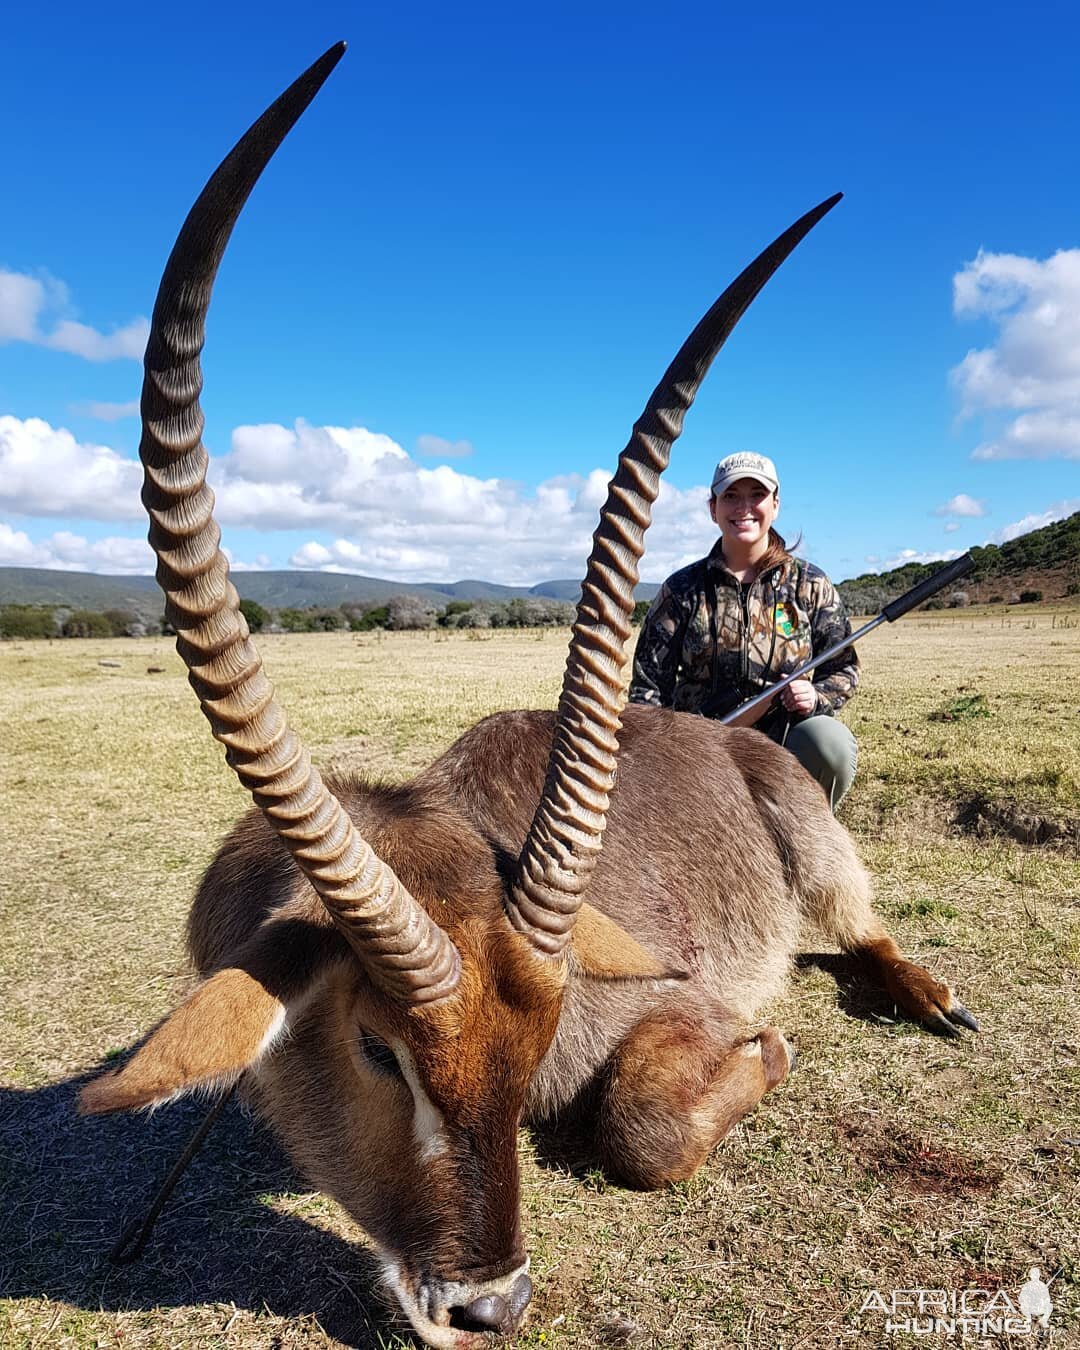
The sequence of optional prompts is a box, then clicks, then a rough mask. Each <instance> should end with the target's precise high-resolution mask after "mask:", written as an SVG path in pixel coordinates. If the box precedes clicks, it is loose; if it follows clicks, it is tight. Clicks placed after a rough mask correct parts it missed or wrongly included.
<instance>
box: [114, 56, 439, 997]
mask: <svg viewBox="0 0 1080 1350" xmlns="http://www.w3.org/2000/svg"><path fill="white" fill-rule="evenodd" d="M344 51H345V44H344V43H343V42H342V43H339V44H338V45H337V46H335V47H331V48H330V50H329V51H328V52H327V53H326V54H325V55H324V56H322V57H320V58H319V60H318V61H316V62H315V64H314V65H313V66H311V68H310V69H309V70H307V71H305V73H304V74H303V75H301V76H300V78H299V79H298V80H297V81H296V82H295V84H293V85H291V86H290V87H289V88H288V89H287V90H286V91H285V93H284V94H282V96H281V97H280V98H279V99H278V100H277V102H276V103H274V104H273V106H272V107H270V108H269V109H268V110H267V111H266V112H265V113H264V114H263V115H262V117H260V118H259V120H258V121H257V122H256V123H255V124H254V126H252V127H251V129H250V130H249V131H248V132H247V134H246V135H245V136H243V137H242V138H241V140H240V141H239V142H238V143H237V145H236V146H235V148H234V149H233V150H232V152H231V153H230V154H229V155H228V156H227V158H226V159H225V160H224V161H223V162H222V164H221V166H220V167H219V168H218V170H217V172H216V173H215V174H214V175H213V177H212V178H211V179H210V181H209V182H208V183H207V185H206V187H205V188H204V189H203V191H202V194H201V195H200V197H199V199H198V201H197V202H196V203H195V205H194V206H193V207H192V209H191V212H190V214H189V215H188V218H187V220H186V221H185V222H184V226H183V229H182V230H181V231H180V234H179V237H178V238H177V241H176V244H175V245H174V247H173V251H172V253H171V255H170V256H169V261H168V263H167V264H166V267H165V273H164V276H163V277H162V280H161V287H160V289H159V291H158V297H157V302H156V304H155V305H154V317H153V321H152V324H151V329H150V339H149V342H148V343H147V347H146V358H145V377H144V380H143V391H142V420H143V434H142V440H141V442H140V445H139V455H140V457H141V459H142V462H143V467H144V470H145V477H144V483H143V492H142V499H143V504H144V506H145V507H146V509H147V511H148V512H149V513H150V543H151V545H152V546H153V549H154V552H155V553H156V554H157V558H158V566H157V579H158V582H159V583H160V585H161V588H162V590H163V591H164V592H165V598H166V601H165V615H166V618H167V619H168V621H169V623H170V624H172V626H173V628H174V629H175V630H176V634H177V638H176V646H177V650H178V651H179V653H180V655H181V657H182V658H183V660H184V662H185V664H186V665H187V667H188V672H189V674H188V679H189V680H190V682H191V685H192V687H193V688H194V689H195V692H196V693H197V694H198V696H199V702H200V705H201V706H202V710H203V712H204V713H205V714H206V717H207V719H208V720H209V722H210V726H211V728H212V730H213V733H214V735H215V737H216V738H217V739H218V740H219V741H221V742H222V744H224V745H225V746H226V756H225V757H226V759H227V761H228V762H229V764H230V765H232V767H233V769H235V771H236V773H237V775H238V776H239V778H240V781H241V782H242V783H243V784H244V786H245V787H246V788H248V789H249V790H250V792H251V794H252V797H253V798H254V800H255V802H256V804H257V805H258V806H259V807H260V808H261V809H262V811H263V812H264V813H265V815H266V818H267V820H268V821H269V822H270V824H271V825H272V826H273V827H274V829H275V830H276V831H277V833H278V834H279V835H280V837H281V839H282V840H283V841H284V843H285V845H286V847H287V848H288V849H289V851H290V852H291V853H292V855H293V857H294V858H295V859H296V861H297V863H298V864H299V866H300V867H301V869H302V870H303V872H304V875H305V876H306V877H307V878H308V880H309V881H310V882H311V884H312V886H314V888H315V890H316V891H317V892H318V894H319V896H320V897H321V898H322V901H323V904H324V905H325V906H326V908H327V910H328V911H329V913H330V915H331V917H332V918H333V920H334V922H335V924H337V926H338V927H339V928H340V929H341V931H342V932H343V933H344V934H345V936H346V937H347V938H348V940H349V942H350V944H351V945H352V947H353V949H354V951H355V952H356V953H357V955H358V956H359V957H360V959H361V960H362V961H363V963H364V966H365V968H366V970H367V972H368V974H369V975H370V977H371V979H372V980H373V981H374V982H375V983H376V984H377V985H379V987H380V988H381V989H383V990H384V991H385V992H387V993H388V994H390V995H392V996H393V997H395V998H398V999H403V1000H406V1001H408V1002H414V1003H420V1002H432V1001H434V1000H436V999H439V998H445V997H447V996H448V995H449V994H451V993H453V991H454V989H455V988H456V987H457V983H458V979H459V976H460V959H459V956H458V953H457V950H456V949H455V947H454V945H453V943H452V942H451V941H450V939H449V937H448V936H447V935H446V933H444V932H443V930H442V929H441V928H440V927H439V926H438V925H437V924H436V923H434V922H433V921H432V919H431V918H430V917H429V916H428V914H427V913H426V911H425V910H424V909H423V908H422V907H421V906H420V905H419V904H417V902H416V901H415V900H414V899H413V897H412V896H411V895H409V893H408V891H406V890H405V888H404V887H403V886H402V884H401V882H400V881H399V880H398V878H397V877H396V876H395V875H394V873H393V871H392V870H391V869H390V868H389V867H387V866H386V864H385V863H383V862H382V861H380V859H379V858H377V857H376V856H375V854H374V852H373V851H372V849H371V848H370V847H369V846H368V844H367V843H365V841H364V840H363V839H362V838H361V837H360V835H359V834H358V833H357V831H356V829H355V828H354V826H353V824H352V822H351V820H350V819H349V817H348V816H347V815H346V814H345V812H344V810H343V809H342V807H341V804H340V803H339V802H338V800H337V799H336V798H335V797H334V796H333V794H332V793H331V792H329V790H328V789H327V788H326V786H325V784H324V783H323V781H322V779H321V778H320V776H319V773H318V771H317V770H316V769H315V768H313V767H312V764H311V761H310V759H309V758H308V754H307V751H306V750H305V749H304V747H303V746H302V745H301V744H300V741H299V740H298V738H297V737H296V735H295V733H294V732H293V731H292V730H291V729H290V727H289V726H288V723H287V722H286V720H285V715H284V713H283V712H282V710H281V708H280V706H279V705H278V703H277V701H276V700H275V698H274V690H273V686H272V685H271V684H270V681H269V680H268V679H267V678H266V676H265V674H264V673H263V668H262V661H261V659H260V657H259V654H258V652H257V651H256V650H255V648H254V646H253V644H252V643H251V640H250V635H249V632H248V626H247V623H246V622H245V620H244V616H243V615H242V614H241V613H240V607H239V606H240V601H239V597H238V595H237V593H236V590H235V589H234V587H233V585H232V583H231V582H230V581H229V565H228V562H227V561H226V559H225V556H224V554H223V553H222V552H221V549H220V547H219V544H220V540H221V532H220V530H219V529H218V527H217V525H216V523H215V521H214V518H213V514H212V513H213V506H214V495H213V493H212V492H211V490H210V489H209V487H207V485H206V469H207V464H208V462H209V460H208V456H207V453H206V450H205V449H204V448H203V444H202V431H203V414H202V409H201V408H200V406H199V395H200V393H201V392H202V369H201V367H200V364H199V355H200V353H201V352H202V348H203V342H204V340H205V333H206V314H207V310H208V309H209V306H210V293H211V290H212V288H213V284H214V278H215V276H216V274H217V270H218V265H219V264H220V262H221V259H222V256H223V254H224V252H225V246H226V245H227V243H228V242H229V236H230V234H231V233H232V229H233V226H234V225H235V223H236V220H237V217H238V216H239V214H240V211H241V209H242V207H243V205H244V202H245V201H246V200H247V197H248V194H249V193H250V192H251V189H252V188H253V187H254V186H255V183H256V181H257V179H258V177H259V175H260V174H261V173H262V171H263V169H264V168H265V167H266V164H267V163H268V162H269V160H270V158H271V156H272V155H273V154H274V151H275V150H276V149H277V148H278V146H279V145H280V144H281V142H282V141H283V140H284V139H285V137H286V135H287V134H288V132H289V131H290V129H291V128H292V126H293V125H294V123H295V122H296V121H297V119H298V118H299V117H300V115H301V114H302V113H303V111H304V109H305V108H306V107H307V106H308V104H309V103H310V102H311V100H312V99H313V98H314V97H315V95H316V94H317V93H318V91H319V88H320V87H321V85H322V84H323V81H324V80H325V79H326V77H327V76H328V75H329V74H330V72H331V71H332V70H333V68H334V66H336V65H337V63H338V61H339V60H340V59H341V56H342V54H343V52H344Z"/></svg>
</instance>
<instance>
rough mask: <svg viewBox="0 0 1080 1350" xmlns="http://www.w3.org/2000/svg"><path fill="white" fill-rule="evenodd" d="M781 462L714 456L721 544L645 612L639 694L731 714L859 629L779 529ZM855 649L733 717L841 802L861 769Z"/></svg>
mask: <svg viewBox="0 0 1080 1350" xmlns="http://www.w3.org/2000/svg"><path fill="white" fill-rule="evenodd" d="M779 511H780V480H779V477H778V476H777V472H776V466H775V465H774V464H773V462H772V460H771V459H767V458H766V457H765V456H764V455H756V454H750V453H747V452H742V453H739V454H735V455H728V456H727V458H726V459H722V460H721V461H720V463H719V464H717V466H716V472H715V473H714V474H713V482H712V492H711V493H710V495H709V515H710V516H711V517H712V520H713V523H714V524H715V525H716V526H717V528H718V529H719V530H720V538H719V539H718V540H717V542H716V544H715V545H714V547H713V549H712V551H711V552H710V553H709V555H708V556H707V557H705V558H702V559H700V560H699V561H698V562H694V563H691V564H690V566H689V567H684V568H682V569H681V571H678V572H676V573H675V574H674V575H673V576H670V577H668V579H667V580H666V581H665V582H664V584H663V586H662V587H661V588H660V590H659V592H658V593H657V596H656V599H655V600H654V601H653V604H652V607H651V608H650V610H649V613H648V616H647V618H646V619H645V624H644V627H643V628H642V632H641V639H640V641H639V642H638V647H637V656H636V659H635V661H634V678H633V683H632V685H631V687H630V700H631V702H634V703H645V704H652V705H654V706H656V707H664V708H676V709H679V710H681V711H684V712H694V713H698V714H700V715H701V716H703V717H714V718H718V717H724V716H726V715H727V714H728V713H730V712H732V711H733V710H734V709H735V708H737V707H738V706H739V705H740V704H741V703H743V702H745V701H746V700H747V699H750V698H753V697H754V696H755V695H756V694H759V693H761V691H762V690H763V689H764V688H765V687H766V686H767V685H769V684H771V683H773V682H774V681H776V680H778V679H779V678H780V677H781V676H783V675H786V674H787V673H788V672H789V671H793V670H797V669H798V668H799V667H800V666H803V665H805V664H806V663H807V662H808V661H810V660H812V659H813V657H814V655H815V653H817V652H824V651H826V650H827V649H828V648H829V647H834V646H835V645H836V644H837V643H838V642H840V641H842V640H843V639H844V638H845V637H848V636H849V635H850V633H851V624H850V623H849V622H848V617H847V614H846V613H845V610H844V605H843V601H842V600H841V599H840V597H839V595H838V594H837V592H836V589H835V587H834V586H833V584H832V582H831V581H830V580H829V578H828V577H827V576H826V575H825V573H824V572H822V571H821V570H820V569H819V568H817V567H815V566H814V565H813V564H812V563H808V562H805V561H804V560H803V559H801V558H795V557H793V556H792V554H791V553H789V551H788V548H787V544H786V543H785V541H784V539H783V536H782V535H780V534H778V533H777V531H776V530H775V529H774V528H773V522H774V521H775V520H776V517H777V515H778V514H779ZM858 681H859V661H858V657H857V656H856V655H855V649H854V648H853V647H848V648H845V649H844V650H843V651H842V652H841V653H840V654H839V655H838V656H835V657H833V658H832V659H831V660H829V661H827V662H824V663H823V664H822V665H821V666H820V668H819V669H818V670H816V671H815V672H814V678H813V680H812V681H810V680H793V681H792V682H791V684H789V685H788V686H787V687H786V688H785V689H783V690H782V691H781V692H780V693H779V694H778V695H777V697H776V698H775V699H774V700H773V701H772V702H766V703H763V704H761V705H760V706H759V707H758V708H756V709H754V710H753V711H751V712H748V713H747V714H746V716H745V717H744V718H738V719H736V720H735V725H736V726H738V725H743V726H754V725H756V726H757V728H758V730H759V731H763V732H764V733H765V734H766V735H767V736H769V737H771V739H772V740H774V741H777V742H779V743H780V744H781V745H783V746H785V747H786V748H787V749H788V750H790V751H791V752H792V754H793V755H795V757H796V759H798V760H799V762H800V764H802V766H803V767H804V768H805V769H806V770H807V772H808V773H809V774H810V775H811V776H812V777H813V778H815V779H817V781H818V782H819V783H820V784H821V786H822V788H823V789H824V791H825V794H826V796H827V797H828V798H829V803H830V805H832V806H834V807H835V806H836V805H837V803H838V802H839V801H840V799H841V798H842V797H843V795H844V793H845V792H847V790H848V788H849V787H850V786H851V783H852V780H853V779H854V777H855V766H856V759H857V754H858V751H857V747H856V745H855V738H854V736H852V734H851V732H850V731H848V729H847V727H845V726H844V725H843V724H842V723H841V722H838V721H837V720H836V719H835V714H836V713H837V712H838V711H839V710H840V708H842V707H843V705H844V704H845V703H846V702H847V701H848V699H849V698H850V697H851V696H852V694H853V693H854V692H855V687H856V685H857V684H858Z"/></svg>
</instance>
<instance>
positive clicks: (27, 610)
mask: <svg viewBox="0 0 1080 1350" xmlns="http://www.w3.org/2000/svg"><path fill="white" fill-rule="evenodd" d="M55 636H56V622H55V620H54V618H53V612H52V610H51V609H42V608H41V607H40V606H38V605H0V637H6V638H51V637H55Z"/></svg>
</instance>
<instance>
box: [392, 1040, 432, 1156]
mask: <svg viewBox="0 0 1080 1350" xmlns="http://www.w3.org/2000/svg"><path fill="white" fill-rule="evenodd" d="M390 1049H391V1050H393V1052H394V1055H395V1057H396V1059H397V1062H398V1064H399V1065H400V1067H401V1076H402V1077H403V1078H404V1079H405V1081H406V1083H408V1085H409V1091H410V1092H411V1093H412V1095H413V1134H414V1135H415V1136H416V1142H417V1144H419V1146H420V1157H421V1158H423V1159H425V1160H427V1159H428V1158H437V1157H438V1156H439V1155H440V1154H441V1153H445V1152H446V1131H445V1129H444V1125H445V1121H444V1120H443V1113H442V1112H441V1111H440V1110H439V1108H438V1107H437V1106H436V1105H435V1103H434V1102H433V1101H432V1100H431V1098H430V1097H429V1096H428V1095H427V1093H426V1092H425V1091H424V1088H423V1084H422V1083H421V1082H420V1075H419V1074H418V1073H417V1072H416V1065H415V1064H414V1062H413V1057H412V1055H410V1054H409V1051H408V1049H407V1048H406V1045H405V1042H404V1041H399V1040H394V1041H391V1042H390Z"/></svg>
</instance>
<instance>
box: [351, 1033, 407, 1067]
mask: <svg viewBox="0 0 1080 1350" xmlns="http://www.w3.org/2000/svg"><path fill="white" fill-rule="evenodd" d="M359 1043H360V1053H361V1054H362V1055H363V1057H364V1059H365V1060H366V1061H367V1063H368V1065H369V1066H370V1067H371V1068H372V1069H374V1070H375V1072H376V1073H382V1074H386V1075H387V1077H389V1078H400V1077H401V1066H400V1065H399V1064H398V1062H397V1056H396V1055H395V1054H394V1052H393V1050H391V1049H390V1047H389V1046H388V1045H387V1044H386V1042H385V1041H380V1040H379V1038H378V1036H373V1035H372V1034H371V1032H369V1031H361V1033H360V1036H359Z"/></svg>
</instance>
